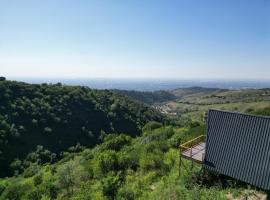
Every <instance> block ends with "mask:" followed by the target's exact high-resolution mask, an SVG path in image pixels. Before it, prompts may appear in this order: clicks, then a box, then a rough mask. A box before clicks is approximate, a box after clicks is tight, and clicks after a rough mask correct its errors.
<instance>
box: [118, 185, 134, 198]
mask: <svg viewBox="0 0 270 200" xmlns="http://www.w3.org/2000/svg"><path fill="white" fill-rule="evenodd" d="M117 199H119V200H134V199H135V194H134V191H133V190H132V189H130V188H128V187H126V186H124V187H121V188H120V189H119V190H118V192H117Z"/></svg>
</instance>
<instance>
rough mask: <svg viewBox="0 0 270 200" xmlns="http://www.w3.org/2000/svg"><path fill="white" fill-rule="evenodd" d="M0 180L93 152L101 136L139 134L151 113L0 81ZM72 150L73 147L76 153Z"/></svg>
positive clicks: (70, 91) (62, 89)
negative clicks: (83, 150) (66, 156)
mask: <svg viewBox="0 0 270 200" xmlns="http://www.w3.org/2000/svg"><path fill="white" fill-rule="evenodd" d="M0 102H1V103H0V176H6V175H12V174H13V173H14V172H15V173H20V172H21V171H22V168H24V167H27V166H29V165H30V163H32V162H38V163H47V162H49V163H53V162H55V161H56V160H57V159H59V158H61V156H62V154H61V152H63V151H67V150H68V148H70V147H72V146H74V148H71V149H70V150H71V151H77V150H79V149H80V148H81V146H86V147H93V146H94V145H95V144H97V143H99V142H100V141H101V139H102V137H104V136H105V135H106V133H111V132H114V133H127V134H129V135H131V136H136V135H138V134H140V132H141V129H142V127H143V125H144V124H145V123H146V122H148V121H151V120H155V121H160V122H162V121H163V117H162V116H161V115H160V114H159V113H158V112H157V111H155V110H154V109H151V108H149V107H147V106H145V105H144V104H142V103H139V102H135V101H133V100H131V99H129V98H127V97H126V96H123V95H121V94H118V93H115V92H112V91H108V90H93V89H89V88H87V87H79V86H63V85H61V84H60V83H59V84H54V85H52V84H50V85H48V84H41V85H38V84H33V85H32V84H26V83H21V82H11V81H5V79H4V78H2V81H0ZM75 147H76V148H75Z"/></svg>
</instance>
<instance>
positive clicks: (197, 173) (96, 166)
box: [0, 123, 257, 200]
mask: <svg viewBox="0 0 270 200" xmlns="http://www.w3.org/2000/svg"><path fill="white" fill-rule="evenodd" d="M143 130H144V132H143V134H142V136H140V137H137V138H131V137H130V136H127V135H124V134H121V135H107V136H106V137H105V138H104V140H103V143H102V144H100V145H98V146H96V147H95V148H93V149H85V150H83V151H81V152H78V153H65V155H64V158H63V159H62V160H60V161H59V162H57V163H55V164H45V165H39V164H35V163H33V164H31V165H30V166H29V167H28V168H26V169H25V170H24V172H23V173H22V174H21V175H19V176H18V177H12V178H6V179H0V199H1V200H2V199H3V200H6V199H22V200H24V199H27V200H39V199H62V200H64V199H73V200H82V199H93V200H96V199H100V200H113V199H119V200H136V199H159V200H164V199H172V200H177V199H179V200H180V199H187V200H194V199H211V200H223V199H224V200H225V199H236V198H237V199H240V197H243V195H244V194H246V193H248V194H249V195H250V196H252V195H253V194H254V193H257V191H256V190H254V188H252V187H250V186H248V185H245V184H242V183H239V182H237V181H235V180H232V179H229V178H227V177H223V176H217V175H215V174H208V176H206V177H204V176H202V173H201V172H202V171H201V170H200V165H195V166H194V168H193V169H192V168H191V162H190V161H187V160H184V163H185V167H184V166H182V170H181V173H182V175H181V177H179V176H178V166H179V165H178V153H179V152H178V149H177V147H178V145H179V141H180V140H182V141H183V142H184V141H187V140H189V139H190V138H192V137H196V136H198V135H200V134H202V133H203V131H204V127H203V126H196V127H193V128H174V127H171V126H165V127H164V126H162V125H161V124H158V123H149V124H147V125H146V126H145V127H144V129H143ZM229 197H231V198H229Z"/></svg>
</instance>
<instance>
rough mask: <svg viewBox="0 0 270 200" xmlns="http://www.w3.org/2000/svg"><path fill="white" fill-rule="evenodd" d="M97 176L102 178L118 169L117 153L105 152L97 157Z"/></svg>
mask: <svg viewBox="0 0 270 200" xmlns="http://www.w3.org/2000/svg"><path fill="white" fill-rule="evenodd" d="M94 168H95V169H94V171H95V173H94V174H95V175H98V176H100V175H101V176H102V175H104V174H106V173H108V172H109V171H113V170H117V169H118V157H117V154H116V152H115V151H111V150H108V151H104V152H101V153H99V154H98V155H97V156H96V157H95V167H94Z"/></svg>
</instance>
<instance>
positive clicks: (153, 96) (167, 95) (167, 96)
mask: <svg viewBox="0 0 270 200" xmlns="http://www.w3.org/2000/svg"><path fill="white" fill-rule="evenodd" d="M114 91H115V92H117V93H120V94H124V95H126V96H129V97H131V98H133V99H135V100H137V101H141V102H144V103H146V104H155V103H163V102H168V101H172V100H175V99H177V96H175V95H174V94H172V93H171V92H170V91H163V90H160V91H154V92H142V91H129V90H114Z"/></svg>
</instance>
